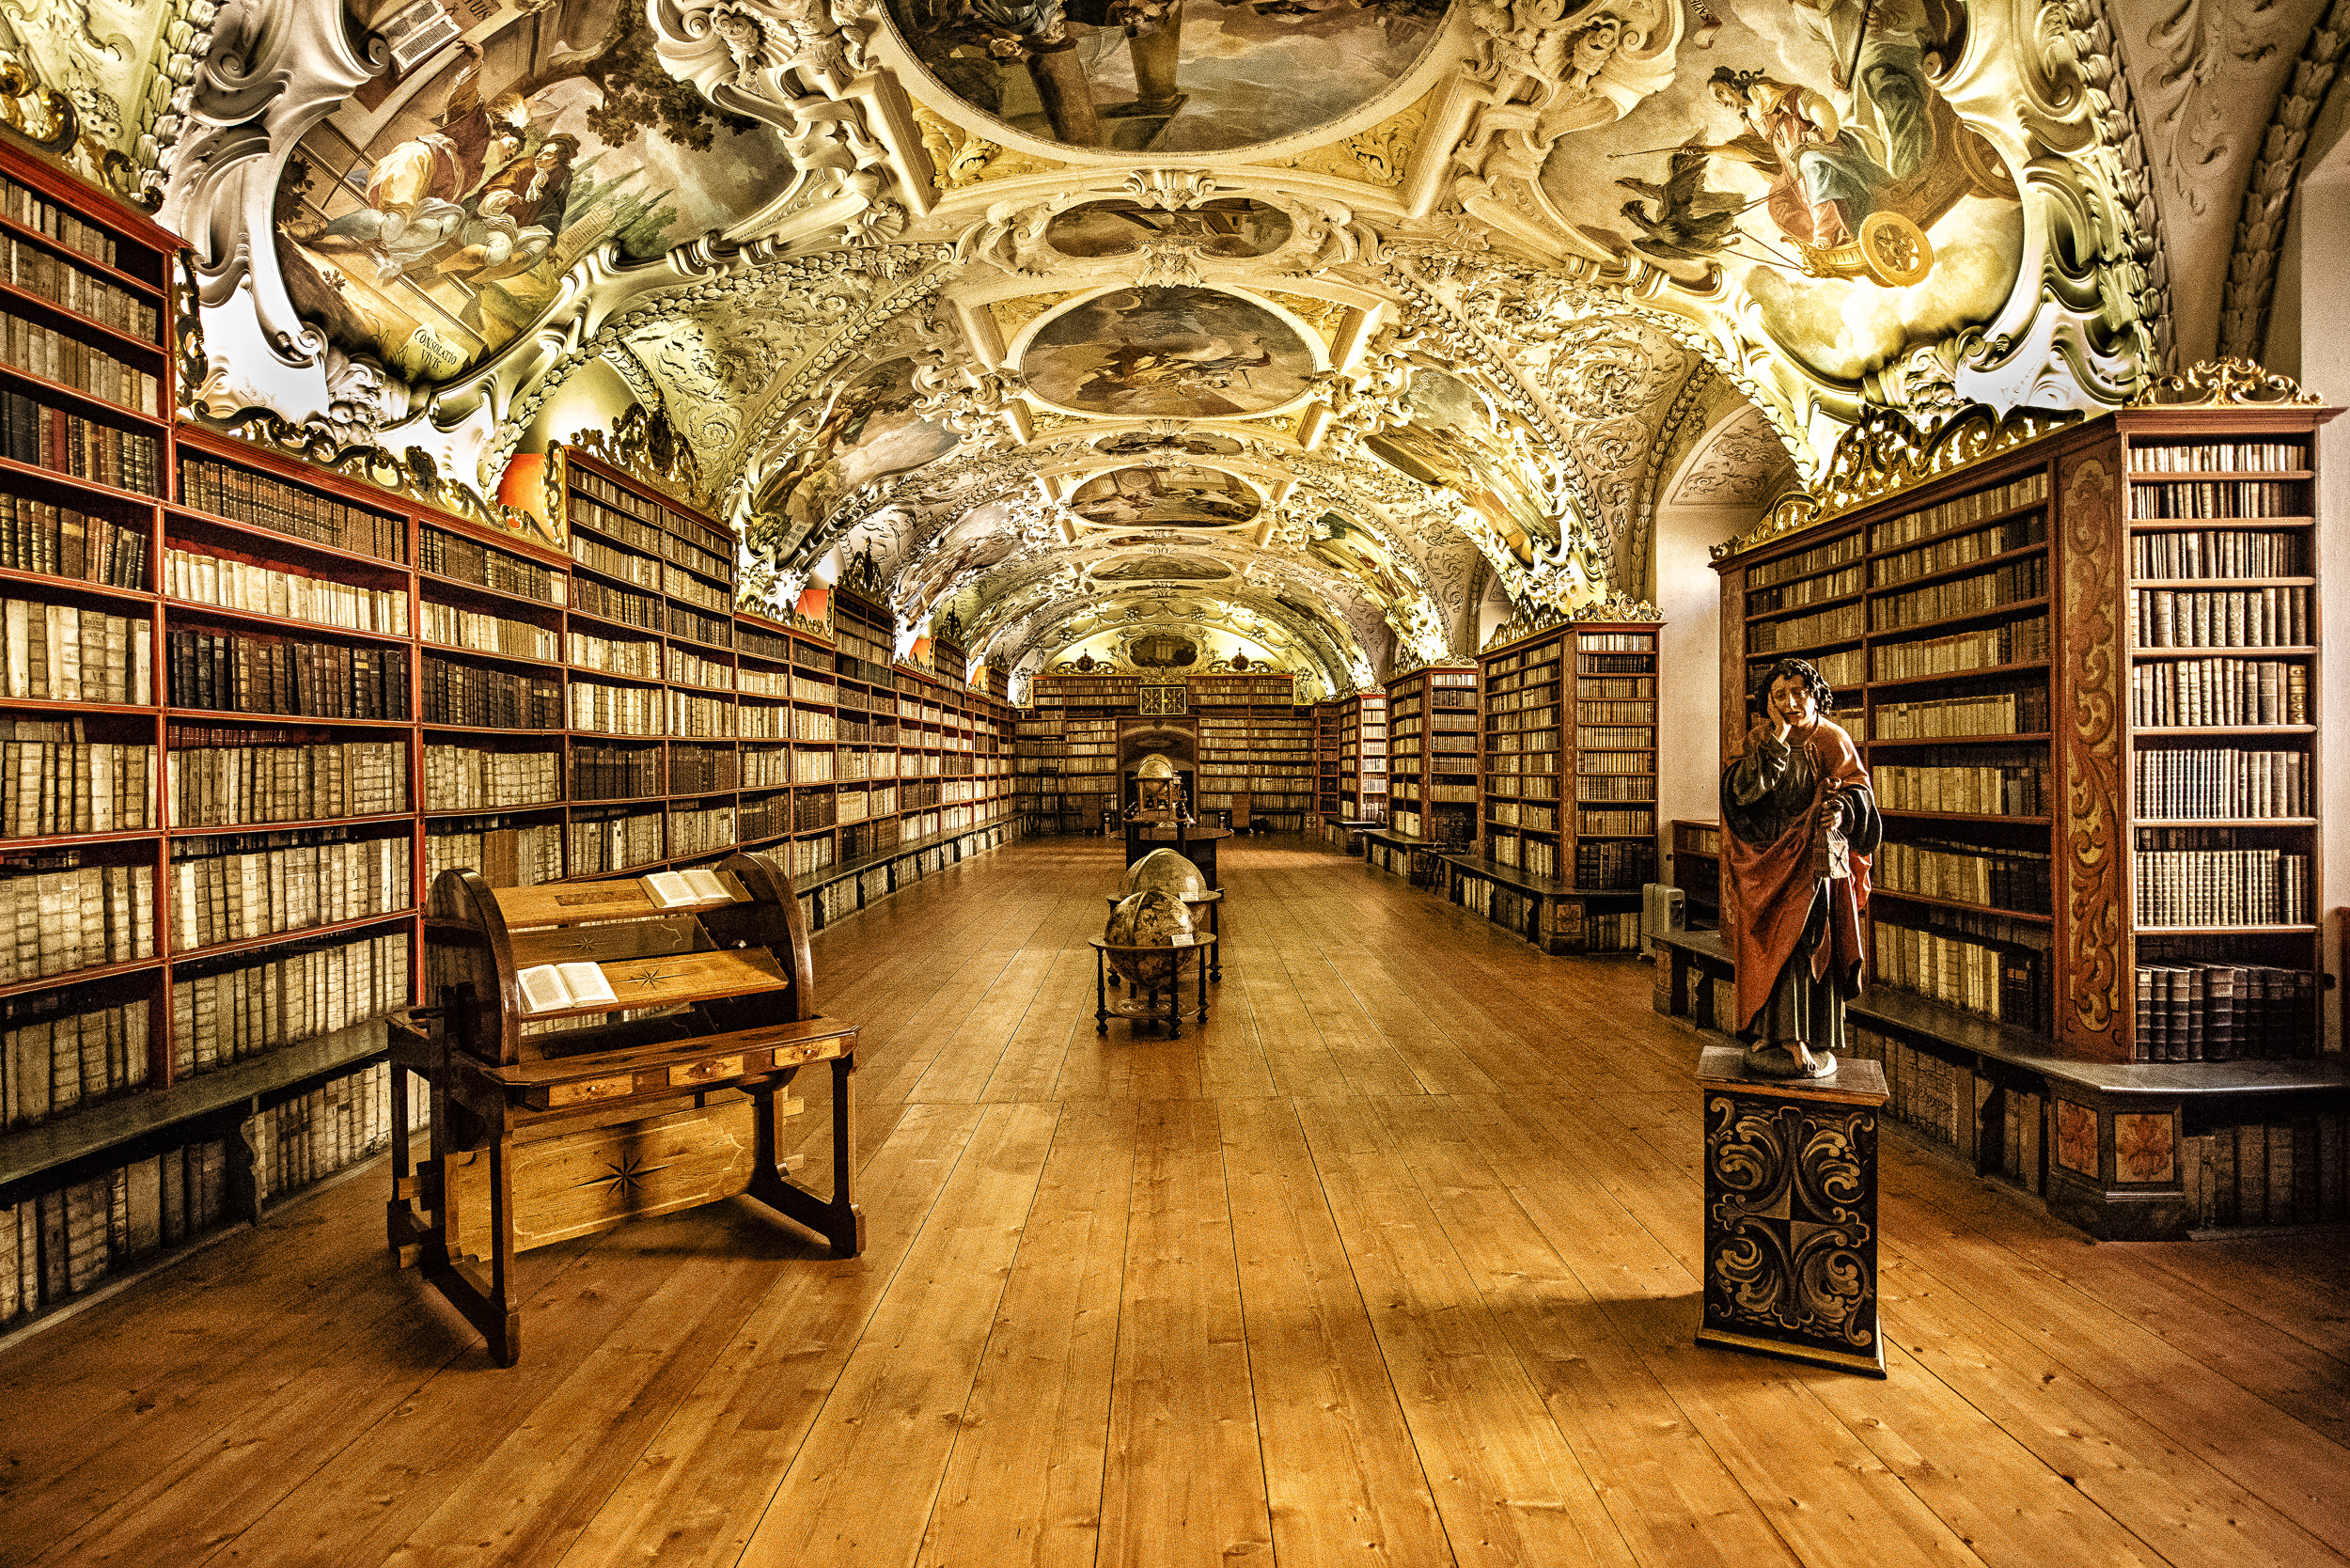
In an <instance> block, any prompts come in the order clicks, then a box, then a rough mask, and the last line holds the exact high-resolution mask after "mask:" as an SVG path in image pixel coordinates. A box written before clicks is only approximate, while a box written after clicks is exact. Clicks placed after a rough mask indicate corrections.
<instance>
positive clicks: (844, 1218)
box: [750, 1052, 865, 1258]
mask: <svg viewBox="0 0 2350 1568" xmlns="http://www.w3.org/2000/svg"><path fill="white" fill-rule="evenodd" d="M789 1082H790V1080H789V1079H788V1078H785V1079H779V1080H775V1081H771V1082H769V1083H766V1084H764V1085H761V1086H759V1087H756V1088H754V1089H752V1090H751V1096H752V1099H753V1101H754V1102H755V1105H754V1108H753V1113H752V1120H753V1121H754V1122H755V1124H756V1126H757V1129H758V1130H757V1134H756V1137H757V1140H758V1141H757V1157H756V1158H755V1159H754V1161H753V1162H752V1165H751V1186H750V1195H751V1196H752V1197H753V1198H756V1199H758V1200H760V1202H762V1203H765V1204H766V1205H767V1206H768V1207H769V1208H772V1209H774V1210H775V1211H776V1213H777V1214H780V1215H785V1216H786V1217H788V1218H791V1219H795V1220H797V1221H799V1222H800V1223H801V1224H802V1225H805V1226H807V1228H808V1229H809V1230H811V1231H815V1232H816V1233H817V1234H818V1235H820V1236H822V1237H823V1238H824V1239H825V1240H826V1241H828V1242H830V1243H831V1244H832V1255H833V1256H834V1257H836V1258H854V1257H856V1256H857V1255H858V1254H859V1253H862V1252H863V1251H864V1250H865V1211H864V1210H862V1209H860V1208H858V1207H857V1206H856V1055H855V1053H854V1052H850V1053H849V1054H847V1055H845V1056H839V1057H836V1058H833V1063H832V1196H831V1197H830V1198H829V1199H825V1198H819V1197H817V1196H816V1195H815V1194H814V1193H812V1192H810V1191H808V1190H807V1188H806V1187H804V1186H801V1185H800V1184H797V1183H795V1182H791V1181H787V1180H785V1178H784V1175H783V1152H782V1150H781V1149H780V1148H779V1147H778V1146H777V1145H778V1142H779V1139H778V1136H777V1133H776V1120H777V1117H776V1095H777V1094H778V1093H779V1092H780V1091H781V1090H784V1089H785V1088H786V1087H788V1085H789Z"/></svg>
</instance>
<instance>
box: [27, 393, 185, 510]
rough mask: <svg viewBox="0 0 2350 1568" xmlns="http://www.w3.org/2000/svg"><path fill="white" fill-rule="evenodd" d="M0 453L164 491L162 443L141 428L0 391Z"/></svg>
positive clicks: (120, 485) (142, 490)
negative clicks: (112, 422) (84, 414)
mask: <svg viewBox="0 0 2350 1568" xmlns="http://www.w3.org/2000/svg"><path fill="white" fill-rule="evenodd" d="M0 457H6V458H8V460H9V461H10V462H12V463H24V464H25V465H26V466H27V467H31V468H47V469H49V470H51V471H53V472H55V473H59V474H66V475H70V476H71V477H72V478H77V479H89V480H92V481H94V482H96V483H98V484H102V485H111V486H113V487H114V488H115V489H117V490H128V491H133V492H136V493H137V494H141V495H160V494H163V476H164V468H163V443H162V442H161V441H159V440H158V439H157V438H156V437H154V436H152V435H149V434H147V433H146V432H145V431H126V430H124V429H123V428H122V427H121V426H119V425H110V424H108V423H106V422H105V421H103V420H101V419H88V418H85V417H83V416H81V415H79V414H71V413H68V412H67V411H66V410H64V409H61V408H53V407H51V406H50V405H49V404H47V403H44V402H42V401H40V400H39V399H37V398H33V397H29V396H27V395H26V394H24V393H22V392H0Z"/></svg>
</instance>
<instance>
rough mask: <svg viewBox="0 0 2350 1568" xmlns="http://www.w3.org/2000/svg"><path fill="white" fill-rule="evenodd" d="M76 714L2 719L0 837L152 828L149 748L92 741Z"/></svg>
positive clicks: (0, 732)
mask: <svg viewBox="0 0 2350 1568" xmlns="http://www.w3.org/2000/svg"><path fill="white" fill-rule="evenodd" d="M86 732H87V731H86V724H85V722H84V721H83V720H81V719H57V720H42V719H0V737H6V739H0V836H5V837H7V838H10V839H30V838H37V837H46V836H49V835H53V834H77V833H121V832H128V831H133V830H135V829H138V828H144V827H151V826H153V825H154V824H153V823H151V822H149V820H148V819H149V806H148V802H149V796H150V794H151V793H152V788H151V786H152V782H153V781H152V776H151V774H152V769H153V765H154V756H155V748H154V747H153V746H151V745H143V744H129V743H122V742H113V741H91V740H86V739H85V738H84V736H85V735H86Z"/></svg>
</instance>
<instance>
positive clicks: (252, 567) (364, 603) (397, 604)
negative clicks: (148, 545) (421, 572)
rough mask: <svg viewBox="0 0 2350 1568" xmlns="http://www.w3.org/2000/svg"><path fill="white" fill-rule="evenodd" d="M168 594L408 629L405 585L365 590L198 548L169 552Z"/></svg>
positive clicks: (353, 624) (361, 626) (319, 621)
mask: <svg viewBox="0 0 2350 1568" xmlns="http://www.w3.org/2000/svg"><path fill="white" fill-rule="evenodd" d="M164 593H165V594H166V595H168V596H169V597H171V598H173V599H178V600H182V601H184V602H186V603H188V604H216V605H218V606H220V607H221V608H222V609H228V610H243V611H244V612H246V613H247V614H251V615H269V616H275V617H277V618H278V619H283V620H306V621H308V622H310V623H311V624H312V625H314V626H337V627H341V628H343V629H344V630H346V631H352V632H380V633H384V634H388V635H406V633H407V631H408V594H407V590H406V589H404V588H361V587H358V586H356V585H354V584H351V583H338V582H337V581H335V580H334V579H333V578H331V577H314V576H311V575H309V574H308V573H306V572H290V571H288V570H286V569H285V568H283V567H275V566H263V565H261V564H260V563H258V562H257V561H241V560H237V559H234V558H232V557H222V556H211V555H206V554H204V553H203V552H201V551H196V550H181V549H177V548H167V549H165V550H164Z"/></svg>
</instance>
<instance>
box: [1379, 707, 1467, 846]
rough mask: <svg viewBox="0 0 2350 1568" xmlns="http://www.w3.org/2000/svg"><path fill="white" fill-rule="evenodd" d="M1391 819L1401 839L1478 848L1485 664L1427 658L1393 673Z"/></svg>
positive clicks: (1389, 735) (1389, 721) (1389, 714)
mask: <svg viewBox="0 0 2350 1568" xmlns="http://www.w3.org/2000/svg"><path fill="white" fill-rule="evenodd" d="M1478 708H1479V672H1478V668H1477V666H1474V665H1428V666H1422V667H1421V668H1418V669H1415V670H1411V671H1408V672H1406V673H1404V674H1402V675H1396V676H1390V677H1389V678H1388V680H1387V825H1388V827H1389V828H1390V829H1391V830H1392V831H1393V833H1394V834H1395V835H1396V836H1397V837H1399V838H1402V839H1417V840H1418V841H1420V842H1422V843H1425V844H1431V845H1442V846H1445V847H1446V848H1447V849H1449V850H1456V851H1464V852H1465V851H1473V850H1474V849H1476V848H1477V846H1478V843H1479V839H1480V835H1479V832H1478V821H1477V813H1478V795H1479V783H1480V779H1481V756H1480V747H1479V716H1478Z"/></svg>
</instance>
